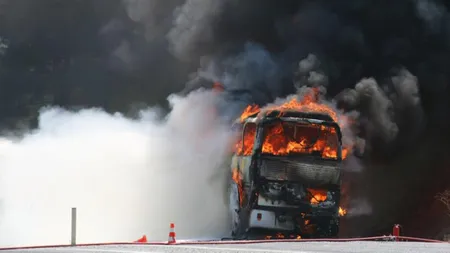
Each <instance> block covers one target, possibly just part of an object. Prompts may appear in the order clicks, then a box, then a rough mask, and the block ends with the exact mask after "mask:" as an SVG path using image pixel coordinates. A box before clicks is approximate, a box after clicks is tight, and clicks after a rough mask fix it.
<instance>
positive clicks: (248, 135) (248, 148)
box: [236, 123, 256, 155]
mask: <svg viewBox="0 0 450 253" xmlns="http://www.w3.org/2000/svg"><path fill="white" fill-rule="evenodd" d="M255 135H256V124H255V123H247V124H245V126H244V129H243V135H241V136H239V137H238V140H237V144H236V153H237V154H239V155H251V154H252V151H253V146H254V144H255Z"/></svg>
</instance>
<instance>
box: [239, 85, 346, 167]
mask: <svg viewBox="0 0 450 253" xmlns="http://www.w3.org/2000/svg"><path fill="white" fill-rule="evenodd" d="M318 93H319V90H318V89H317V88H312V89H311V92H309V93H307V94H306V95H304V96H303V98H302V99H301V100H299V99H298V98H297V97H294V98H292V99H291V100H289V101H287V102H286V103H284V104H281V105H269V106H267V107H265V108H263V109H261V108H260V107H259V106H257V105H249V106H247V107H246V108H245V110H244V111H243V112H242V114H241V116H240V121H241V122H243V121H244V120H245V119H246V118H248V117H249V116H251V115H255V114H259V115H261V114H264V113H266V114H268V113H270V112H272V111H274V110H277V111H280V113H281V114H283V112H285V111H293V110H294V111H303V112H315V113H322V114H326V115H329V116H330V117H331V118H332V119H333V120H334V121H335V122H338V113H337V111H335V110H334V109H333V108H332V107H330V106H328V105H326V104H320V103H319V102H318ZM280 116H282V115H280ZM285 125H291V124H287V123H280V122H277V123H274V124H271V125H270V126H268V129H267V130H266V133H265V134H264V135H265V140H264V143H263V149H262V151H263V153H269V154H274V155H286V154H290V153H307V154H310V153H313V152H319V153H321V155H322V157H323V158H337V153H338V151H337V150H338V145H339V144H338V139H337V133H336V129H334V128H333V127H327V126H319V125H310V126H307V127H305V126H295V127H296V128H298V129H300V130H301V131H305V133H308V132H309V133H311V132H312V131H318V130H319V131H320V132H319V139H317V140H316V142H315V143H314V145H313V146H310V147H307V146H308V139H307V138H308V136H299V137H298V138H296V139H295V140H292V136H286V133H285V132H286V128H285ZM288 127H289V126H288ZM255 133H256V130H254V129H251V130H249V131H248V134H244V144H243V145H244V146H243V147H242V141H240V142H239V144H238V145H236V148H237V151H238V152H240V153H243V155H250V154H251V152H252V149H253V142H254V134H255ZM315 134H316V135H317V133H315ZM287 137H291V138H290V140H288V138H287ZM248 138H252V140H249V139H248ZM310 139H311V138H310ZM309 141H311V140H309ZM247 144H248V145H247ZM350 150H351V147H343V148H342V152H341V156H342V159H345V158H347V156H348V155H349V153H350Z"/></svg>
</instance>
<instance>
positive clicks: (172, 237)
mask: <svg viewBox="0 0 450 253" xmlns="http://www.w3.org/2000/svg"><path fill="white" fill-rule="evenodd" d="M176 242H177V241H176V240H175V224H173V223H170V232H169V240H168V243H169V244H170V243H176Z"/></svg>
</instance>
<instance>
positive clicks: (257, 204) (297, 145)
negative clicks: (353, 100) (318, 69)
mask: <svg viewBox="0 0 450 253" xmlns="http://www.w3.org/2000/svg"><path fill="white" fill-rule="evenodd" d="M294 102H295V103H297V102H296V101H294ZM302 103H304V104H303V105H307V103H305V101H303V102H302ZM296 107H298V106H285V107H283V106H282V107H277V108H275V109H269V110H264V111H263V110H260V109H259V108H257V107H252V106H249V107H248V108H247V110H246V111H245V112H244V113H243V115H242V117H241V118H240V119H238V120H237V121H236V122H235V124H234V128H235V129H237V130H238V133H239V138H237V139H238V140H237V143H236V147H235V149H234V153H233V154H232V158H231V174H232V180H231V183H230V191H229V197H230V198H229V201H230V208H231V224H232V236H233V237H234V238H236V239H239V238H243V237H244V236H246V235H247V233H248V232H251V231H255V230H257V231H265V232H264V233H265V234H266V235H267V234H269V235H276V236H278V237H282V238H287V237H290V238H292V237H294V238H299V237H302V238H320V237H322V238H323V237H335V236H337V234H338V232H339V220H340V216H342V215H344V214H345V210H344V209H342V208H340V192H341V163H342V160H343V158H345V156H346V155H347V151H346V149H344V148H342V136H341V129H340V127H339V125H338V124H337V122H336V115H335V114H333V111H331V110H330V111H326V110H325V111H324V110H314V111H312V112H311V110H309V111H310V112H305V110H297V109H296Z"/></svg>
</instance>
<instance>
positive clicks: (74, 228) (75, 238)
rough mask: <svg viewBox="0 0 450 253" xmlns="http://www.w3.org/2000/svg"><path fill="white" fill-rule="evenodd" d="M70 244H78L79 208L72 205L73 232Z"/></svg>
mask: <svg viewBox="0 0 450 253" xmlns="http://www.w3.org/2000/svg"><path fill="white" fill-rule="evenodd" d="M70 244H71V245H72V246H75V245H77V208H76V207H72V233H71V239H70Z"/></svg>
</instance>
